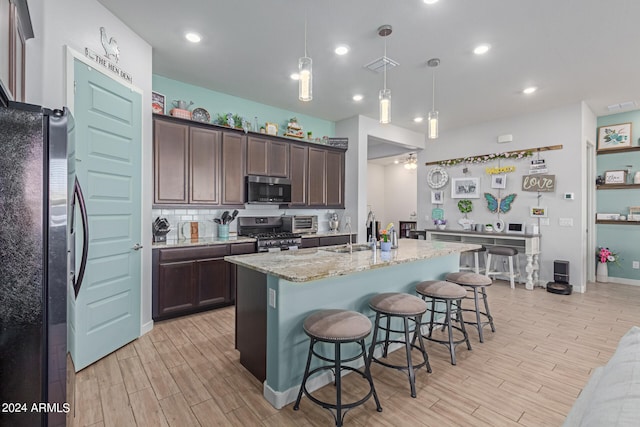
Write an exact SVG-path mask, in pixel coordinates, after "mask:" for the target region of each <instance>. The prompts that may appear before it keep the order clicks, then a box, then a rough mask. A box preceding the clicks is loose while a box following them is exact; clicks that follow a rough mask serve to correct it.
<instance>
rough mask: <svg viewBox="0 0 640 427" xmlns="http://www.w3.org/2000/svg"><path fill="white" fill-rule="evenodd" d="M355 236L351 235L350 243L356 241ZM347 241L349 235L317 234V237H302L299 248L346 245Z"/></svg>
mask: <svg viewBox="0 0 640 427" xmlns="http://www.w3.org/2000/svg"><path fill="white" fill-rule="evenodd" d="M356 239H357V236H356V235H355V234H352V235H351V243H353V244H355V243H356ZM347 243H349V235H348V234H344V235H340V236H318V237H303V238H302V245H301V246H300V248H301V249H304V248H317V247H318V246H334V245H346V244H347Z"/></svg>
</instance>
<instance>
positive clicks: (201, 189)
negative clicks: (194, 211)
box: [189, 127, 220, 205]
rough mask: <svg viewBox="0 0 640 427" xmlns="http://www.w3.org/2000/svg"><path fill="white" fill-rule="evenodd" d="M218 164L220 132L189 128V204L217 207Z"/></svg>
mask: <svg viewBox="0 0 640 427" xmlns="http://www.w3.org/2000/svg"><path fill="white" fill-rule="evenodd" d="M219 163H220V132H219V131H214V130H209V129H203V128H194V127H192V128H190V133H189V184H190V185H189V203H194V204H199V205H209V204H210V205H217V204H219V203H220V199H219V198H218V175H219V169H220V166H219Z"/></svg>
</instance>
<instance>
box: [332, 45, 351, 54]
mask: <svg viewBox="0 0 640 427" xmlns="http://www.w3.org/2000/svg"><path fill="white" fill-rule="evenodd" d="M348 52H349V46H347V45H345V44H341V45H340V46H338V47H336V50H335V53H336V55H345V54H347V53H348Z"/></svg>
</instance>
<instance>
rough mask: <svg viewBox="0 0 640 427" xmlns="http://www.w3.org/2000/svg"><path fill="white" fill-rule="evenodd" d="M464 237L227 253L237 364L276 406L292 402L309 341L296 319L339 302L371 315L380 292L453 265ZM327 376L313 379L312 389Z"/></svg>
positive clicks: (440, 274) (408, 286)
mask: <svg viewBox="0 0 640 427" xmlns="http://www.w3.org/2000/svg"><path fill="white" fill-rule="evenodd" d="M479 247H480V246H479V245H475V244H468V243H451V242H435V241H424V240H401V241H400V244H399V247H398V248H397V249H392V250H391V251H390V252H386V253H385V252H381V251H379V250H377V251H376V252H375V255H374V253H373V252H372V251H371V250H368V249H367V248H366V246H363V245H354V248H353V249H354V250H353V252H352V253H349V251H348V249H347V247H345V246H333V247H325V248H312V249H301V250H297V251H283V252H270V253H261V254H249V255H239V256H227V257H225V260H226V261H228V262H231V263H234V264H236V265H237V293H236V348H237V349H238V350H239V351H240V362H241V363H242V365H243V366H245V367H246V368H247V369H248V370H249V371H250V372H251V373H252V374H253V375H254V376H255V377H256V378H258V379H259V380H260V381H263V384H264V397H265V398H266V399H267V400H268V401H269V402H270V403H271V404H272V405H273V406H274V407H276V408H281V407H283V406H285V405H286V404H288V403H290V402H293V401H294V400H295V397H296V394H297V392H298V387H299V385H300V382H301V380H302V374H303V372H304V367H305V362H306V355H307V351H308V345H309V339H308V337H307V336H306V335H305V333H304V331H303V329H302V322H303V321H304V319H305V317H307V316H308V315H309V314H311V313H312V312H314V311H316V310H319V309H328V308H339V309H347V310H354V311H358V312H360V313H363V314H365V315H367V316H369V318H371V319H372V321H373V319H374V318H375V315H374V313H373V311H371V310H370V309H369V306H368V301H369V299H370V298H371V297H373V296H374V295H376V294H378V293H381V292H408V293H412V294H413V293H415V291H414V288H415V285H416V284H417V283H419V282H421V281H423V280H431V279H442V278H444V276H445V275H446V274H447V273H450V272H452V271H458V266H459V262H460V252H464V251H467V250H472V249H477V248H479ZM370 338H371V337H369V340H370ZM330 381H331V378H330V377H329V376H328V375H325V376H322V375H321V376H318V377H316V378H313V379H312V380H311V381H310V382H309V383H308V386H309V388H310V389H311V390H313V389H315V388H318V387H321V386H322V385H324V384H327V383H328V382H330Z"/></svg>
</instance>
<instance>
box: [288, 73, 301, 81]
mask: <svg viewBox="0 0 640 427" xmlns="http://www.w3.org/2000/svg"><path fill="white" fill-rule="evenodd" d="M289 77H291V80H300V74H298V73H291V75H290V76H289Z"/></svg>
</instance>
